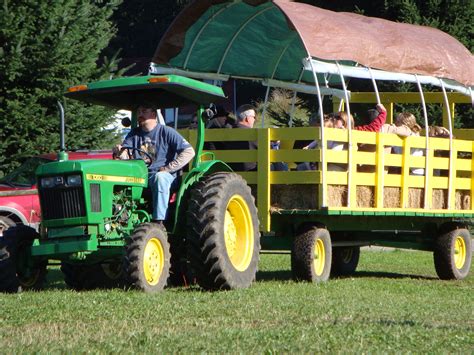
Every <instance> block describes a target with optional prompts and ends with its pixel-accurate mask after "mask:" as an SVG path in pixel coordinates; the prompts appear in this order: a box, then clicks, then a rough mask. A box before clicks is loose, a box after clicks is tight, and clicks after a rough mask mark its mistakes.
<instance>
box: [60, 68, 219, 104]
mask: <svg viewBox="0 0 474 355" xmlns="http://www.w3.org/2000/svg"><path fill="white" fill-rule="evenodd" d="M65 96H66V97H68V98H71V99H75V100H79V101H82V102H87V103H92V104H96V105H101V106H108V107H113V108H116V109H127V110H134V109H136V108H137V107H138V106H140V105H149V106H156V107H158V108H170V107H180V106H184V105H189V104H190V103H194V104H202V105H206V104H209V103H213V102H217V101H220V100H222V99H224V98H225V95H224V92H223V91H222V89H221V88H219V87H217V86H214V85H211V84H207V83H203V82H201V81H198V80H194V79H190V78H185V77H182V76H179V75H160V76H156V75H155V76H137V77H125V78H119V79H113V80H103V81H97V82H92V83H88V84H84V85H78V86H73V87H70V88H69V89H68V92H67V93H66V94H65Z"/></svg>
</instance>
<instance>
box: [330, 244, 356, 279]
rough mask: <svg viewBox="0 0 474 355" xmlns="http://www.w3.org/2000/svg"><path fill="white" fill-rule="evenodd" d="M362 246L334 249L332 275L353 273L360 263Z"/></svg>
mask: <svg viewBox="0 0 474 355" xmlns="http://www.w3.org/2000/svg"><path fill="white" fill-rule="evenodd" d="M359 257H360V247H338V248H333V249H332V265H331V276H349V275H352V274H353V273H354V272H355V271H356V269H357V264H359Z"/></svg>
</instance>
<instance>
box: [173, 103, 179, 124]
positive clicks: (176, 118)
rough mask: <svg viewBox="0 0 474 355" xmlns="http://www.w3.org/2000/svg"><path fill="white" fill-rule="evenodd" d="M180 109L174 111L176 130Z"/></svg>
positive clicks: (176, 108)
mask: <svg viewBox="0 0 474 355" xmlns="http://www.w3.org/2000/svg"><path fill="white" fill-rule="evenodd" d="M178 110H179V108H178V107H175V109H174V129H178Z"/></svg>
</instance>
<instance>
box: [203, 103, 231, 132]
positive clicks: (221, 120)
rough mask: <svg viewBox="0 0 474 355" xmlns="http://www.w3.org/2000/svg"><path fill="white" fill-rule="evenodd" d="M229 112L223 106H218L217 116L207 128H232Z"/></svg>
mask: <svg viewBox="0 0 474 355" xmlns="http://www.w3.org/2000/svg"><path fill="white" fill-rule="evenodd" d="M232 127H233V126H232V124H231V123H230V120H229V112H228V111H227V110H226V109H225V108H224V106H222V105H217V106H216V114H215V116H214V117H213V118H212V119H211V120H210V121H209V122H208V123H207V125H206V128H211V129H212V128H232Z"/></svg>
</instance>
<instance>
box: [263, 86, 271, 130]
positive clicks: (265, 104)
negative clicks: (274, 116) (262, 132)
mask: <svg viewBox="0 0 474 355" xmlns="http://www.w3.org/2000/svg"><path fill="white" fill-rule="evenodd" d="M269 94H270V85H269V86H267V91H266V92H265V101H264V103H263V111H262V124H261V126H262V128H265V111H267V105H268V96H269Z"/></svg>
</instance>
